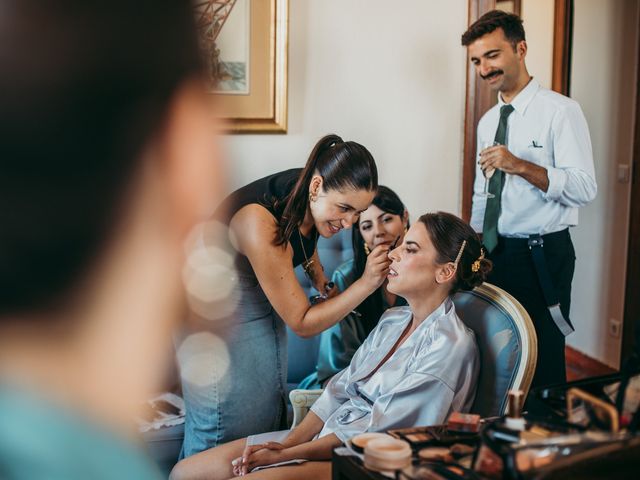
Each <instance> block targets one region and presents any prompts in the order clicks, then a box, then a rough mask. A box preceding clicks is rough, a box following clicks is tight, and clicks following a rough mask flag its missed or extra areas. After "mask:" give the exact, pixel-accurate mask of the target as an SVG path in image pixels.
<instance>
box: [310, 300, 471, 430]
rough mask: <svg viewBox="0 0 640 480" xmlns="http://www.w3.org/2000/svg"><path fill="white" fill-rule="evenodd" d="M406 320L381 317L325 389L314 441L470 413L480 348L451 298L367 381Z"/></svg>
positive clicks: (403, 311) (394, 312)
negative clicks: (321, 426) (350, 358)
mask: <svg viewBox="0 0 640 480" xmlns="http://www.w3.org/2000/svg"><path fill="white" fill-rule="evenodd" d="M411 318H412V313H411V310H410V308H409V307H408V306H405V307H396V308H392V309H389V310H387V311H386V312H385V313H384V315H383V316H382V318H381V319H380V322H379V323H378V325H377V327H376V328H375V329H374V330H373V331H372V332H371V333H370V334H369V336H368V337H367V339H366V340H365V342H364V343H363V344H362V346H361V347H360V348H359V349H358V350H357V351H356V353H355V355H354V357H353V359H352V360H351V364H350V365H349V366H348V367H347V368H345V369H344V370H342V371H341V372H340V373H337V374H336V375H335V376H334V377H333V378H332V379H331V381H330V382H329V383H328V384H327V386H326V388H325V390H324V392H323V393H322V395H321V396H320V398H319V399H318V400H317V401H316V403H314V404H313V406H312V407H311V410H312V411H313V412H314V413H315V414H316V415H318V417H320V418H321V419H322V420H323V421H324V428H323V429H322V431H321V432H320V434H319V435H318V437H323V436H325V435H329V434H331V433H335V434H336V435H337V437H338V438H339V439H340V440H342V441H343V442H344V441H346V440H348V439H349V438H351V437H353V436H354V435H357V434H359V433H363V432H377V431H383V430H388V429H392V428H404V427H411V426H419V425H436V424H441V423H444V422H445V421H446V419H447V417H448V416H449V414H450V413H451V412H454V411H458V412H467V411H469V408H470V407H471V404H472V403H473V399H474V395H475V390H476V383H477V380H478V373H479V353H478V346H477V345H476V341H475V336H474V334H473V332H472V331H471V330H469V329H468V328H467V327H466V326H465V325H464V324H463V323H462V321H461V320H460V319H459V318H458V315H457V314H456V311H455V307H454V305H453V302H452V301H451V299H449V298H447V299H446V300H445V301H444V302H443V303H442V304H441V305H440V306H439V307H438V308H437V309H436V310H435V311H434V312H433V313H432V314H431V315H429V316H428V317H427V318H426V319H425V320H424V321H423V322H422V323H421V324H420V326H419V327H418V328H417V329H416V330H415V331H414V332H413V333H412V334H411V335H410V336H409V338H407V339H406V340H405V341H404V343H403V344H402V345H401V346H400V348H398V349H397V350H396V351H395V352H394V353H393V355H392V356H391V357H390V358H389V359H388V360H387V361H386V362H385V363H384V365H382V366H381V367H380V368H379V369H378V371H377V372H376V373H375V374H373V375H371V376H370V377H369V375H370V374H371V372H372V371H373V370H374V369H375V368H376V366H378V364H379V363H380V362H381V361H382V359H383V358H384V357H385V356H386V355H387V353H388V352H389V351H390V350H391V348H392V347H393V345H394V344H395V343H396V342H397V340H398V338H400V335H402V332H404V330H405V328H406V327H407V325H408V323H409V322H411ZM367 377H368V378H367Z"/></svg>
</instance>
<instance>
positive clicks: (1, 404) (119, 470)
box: [0, 384, 162, 480]
mask: <svg viewBox="0 0 640 480" xmlns="http://www.w3.org/2000/svg"><path fill="white" fill-rule="evenodd" d="M0 478H2V479H3V480H31V479H36V478H38V479H40V478H41V479H48V480H86V479H91V480H103V479H104V480H107V479H114V480H116V479H119V480H126V479H131V480H134V479H135V480H160V479H161V478H162V476H161V474H160V472H159V470H157V468H156V467H155V465H153V463H152V462H151V461H150V460H149V459H148V458H147V456H146V454H145V452H144V451H143V450H142V447H141V445H136V444H135V443H133V442H132V441H131V440H130V439H128V438H124V437H121V436H120V435H119V434H117V433H115V432H112V431H109V429H108V427H104V426H102V425H99V424H97V423H95V422H93V421H92V420H90V419H87V418H83V417H82V416H81V415H80V414H78V413H76V412H74V411H71V410H69V409H67V408H66V407H62V406H60V405H55V404H54V403H53V402H51V401H49V400H47V399H45V398H41V397H39V396H37V394H35V393H34V392H27V391H26V390H21V389H19V388H15V385H12V386H8V385H2V384H0Z"/></svg>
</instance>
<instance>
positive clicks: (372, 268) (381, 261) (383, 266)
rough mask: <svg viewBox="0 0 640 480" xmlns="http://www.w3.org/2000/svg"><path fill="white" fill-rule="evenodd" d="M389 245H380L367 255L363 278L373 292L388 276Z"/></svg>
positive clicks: (389, 262) (389, 263)
mask: <svg viewBox="0 0 640 480" xmlns="http://www.w3.org/2000/svg"><path fill="white" fill-rule="evenodd" d="M390 265H391V260H389V245H384V244H383V245H378V246H377V247H376V248H374V249H373V250H372V251H371V253H370V254H369V256H368V257H367V264H366V265H365V267H364V273H363V274H362V280H363V281H364V282H366V284H367V286H368V287H369V290H371V291H372V292H373V291H374V290H375V289H376V288H378V287H379V286H380V285H382V283H383V282H384V281H385V279H386V278H387V274H388V273H389V266H390Z"/></svg>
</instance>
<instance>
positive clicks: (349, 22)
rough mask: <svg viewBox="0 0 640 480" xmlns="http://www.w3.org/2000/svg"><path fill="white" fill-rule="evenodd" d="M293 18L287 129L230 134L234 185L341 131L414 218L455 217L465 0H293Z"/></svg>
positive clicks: (301, 158)
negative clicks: (441, 213)
mask: <svg viewBox="0 0 640 480" xmlns="http://www.w3.org/2000/svg"><path fill="white" fill-rule="evenodd" d="M289 21H290V30H289V132H288V133H287V134H286V135H237V136H228V137H227V138H226V140H227V153H228V158H229V159H230V162H229V163H230V170H231V174H232V175H233V178H232V179H231V182H230V184H229V188H230V189H233V188H237V187H238V186H240V185H243V184H245V183H247V182H249V181H251V180H253V179H256V178H259V177H261V176H264V175H267V174H270V173H273V172H277V171H280V170H283V169H286V168H292V167H297V166H302V165H303V164H304V163H305V161H306V159H307V156H308V154H309V152H310V151H311V148H312V147H313V145H314V143H315V142H316V141H317V140H318V139H319V138H320V137H321V136H323V135H324V134H326V133H337V134H338V135H341V136H342V137H343V138H344V139H345V140H347V139H350V140H355V141H358V142H360V143H362V144H363V145H365V146H366V147H367V148H368V149H369V150H370V151H371V152H372V154H373V156H374V157H375V159H376V162H377V164H378V169H379V173H380V181H381V183H384V184H387V185H389V186H390V187H391V188H393V189H396V190H397V191H398V193H399V194H400V196H401V197H402V199H403V200H404V201H405V203H406V204H407V207H408V208H409V210H410V211H411V212H412V214H413V215H414V216H416V215H419V214H422V213H424V212H426V211H428V210H436V209H442V210H448V211H451V212H454V213H459V212H460V196H461V193H460V189H461V181H462V179H461V165H462V143H463V142H462V139H463V137H462V127H463V118H464V115H463V111H464V95H465V67H466V64H465V63H466V52H465V49H464V48H463V47H461V46H460V36H461V35H462V33H463V32H464V30H465V29H466V22H467V2H466V0H455V1H447V2H442V1H441V0H403V1H402V2H389V1H388V0H316V1H308V0H291V1H290V20H289Z"/></svg>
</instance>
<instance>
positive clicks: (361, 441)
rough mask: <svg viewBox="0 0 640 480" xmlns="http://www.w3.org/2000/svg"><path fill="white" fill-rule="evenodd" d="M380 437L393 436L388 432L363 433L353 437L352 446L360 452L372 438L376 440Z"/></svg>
mask: <svg viewBox="0 0 640 480" xmlns="http://www.w3.org/2000/svg"><path fill="white" fill-rule="evenodd" d="M378 438H393V437H392V436H391V435H387V434H386V433H377V432H370V433H361V434H360V435H356V436H355V437H353V438H352V439H351V447H352V448H353V449H354V450H355V451H356V452H358V453H363V452H364V448H365V447H366V446H367V444H368V443H369V442H370V441H371V440H376V439H378Z"/></svg>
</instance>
